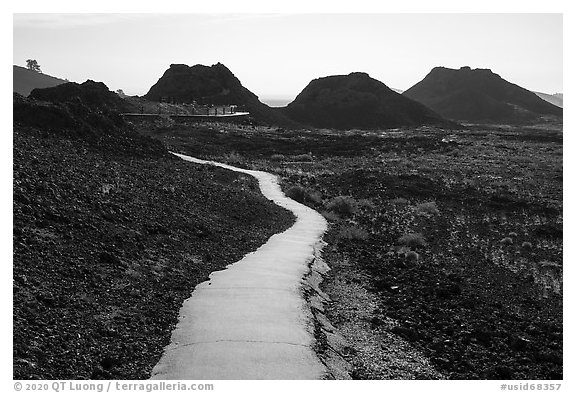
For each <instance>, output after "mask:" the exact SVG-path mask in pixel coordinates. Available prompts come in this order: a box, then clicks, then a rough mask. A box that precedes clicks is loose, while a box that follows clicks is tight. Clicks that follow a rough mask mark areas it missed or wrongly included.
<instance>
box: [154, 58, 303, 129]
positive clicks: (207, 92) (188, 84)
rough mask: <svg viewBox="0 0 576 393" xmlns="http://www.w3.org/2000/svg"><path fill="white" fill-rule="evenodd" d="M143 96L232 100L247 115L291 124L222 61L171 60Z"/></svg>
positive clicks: (207, 101) (216, 102)
mask: <svg viewBox="0 0 576 393" xmlns="http://www.w3.org/2000/svg"><path fill="white" fill-rule="evenodd" d="M144 98H146V99H148V100H150V101H161V100H162V99H167V100H170V101H175V102H177V103H192V101H196V102H198V103H199V104H214V105H225V104H236V105H241V106H243V107H244V108H245V109H246V110H247V111H248V112H250V114H251V116H252V117H253V118H254V119H256V120H258V121H262V122H265V123H269V124H275V125H280V126H295V125H296V124H295V123H294V122H293V121H291V120H289V119H288V118H286V117H285V116H284V115H282V114H281V113H279V112H278V111H276V110H274V109H272V108H270V107H269V106H267V105H265V104H263V103H262V102H260V100H259V99H258V97H257V96H256V95H255V94H254V93H252V92H251V91H250V90H248V89H247V88H245V87H244V86H242V83H240V81H239V80H238V78H236V77H235V76H234V74H233V73H232V72H231V71H230V70H229V69H228V68H227V67H226V66H225V65H223V64H221V63H217V64H215V65H212V66H210V67H208V66H204V65H201V64H197V65H194V66H192V67H190V66H187V65H185V64H171V65H170V68H168V69H167V70H166V71H165V72H164V75H162V77H161V78H160V79H159V80H158V82H156V84H154V86H152V87H151V88H150V90H149V91H148V93H146V95H144Z"/></svg>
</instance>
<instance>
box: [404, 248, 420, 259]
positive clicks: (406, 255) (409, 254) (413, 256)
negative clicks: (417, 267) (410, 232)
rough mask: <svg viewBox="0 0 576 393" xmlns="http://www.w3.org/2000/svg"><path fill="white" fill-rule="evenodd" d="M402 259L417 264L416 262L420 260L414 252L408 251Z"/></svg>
mask: <svg viewBox="0 0 576 393" xmlns="http://www.w3.org/2000/svg"><path fill="white" fill-rule="evenodd" d="M404 257H405V258H406V259H407V260H408V261H409V262H418V260H420V255H419V254H418V253H417V252H416V251H412V250H410V251H408V252H407V253H406V254H405V255H404Z"/></svg>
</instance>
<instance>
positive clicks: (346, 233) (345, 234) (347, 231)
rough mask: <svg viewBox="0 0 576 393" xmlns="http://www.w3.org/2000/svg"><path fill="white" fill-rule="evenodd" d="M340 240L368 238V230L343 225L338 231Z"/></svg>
mask: <svg viewBox="0 0 576 393" xmlns="http://www.w3.org/2000/svg"><path fill="white" fill-rule="evenodd" d="M338 239H339V240H366V239H368V232H366V231H365V230H364V229H362V228H359V227H357V226H343V227H341V228H340V230H339V231H338Z"/></svg>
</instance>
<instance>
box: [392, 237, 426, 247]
mask: <svg viewBox="0 0 576 393" xmlns="http://www.w3.org/2000/svg"><path fill="white" fill-rule="evenodd" d="M398 243H400V244H401V245H403V246H407V247H410V248H419V247H426V245H427V243H426V240H425V239H424V236H423V235H422V234H421V233H407V234H405V235H402V236H401V237H400V238H399V239H398Z"/></svg>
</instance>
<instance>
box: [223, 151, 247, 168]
mask: <svg viewBox="0 0 576 393" xmlns="http://www.w3.org/2000/svg"><path fill="white" fill-rule="evenodd" d="M224 159H225V161H226V162H228V163H230V164H232V165H235V164H241V163H242V162H244V158H243V157H242V156H241V155H240V154H238V153H236V152H235V151H233V152H230V153H228V154H226V155H225V156H224Z"/></svg>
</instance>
